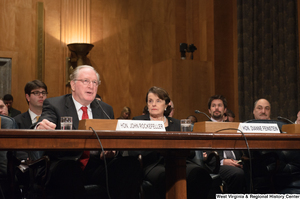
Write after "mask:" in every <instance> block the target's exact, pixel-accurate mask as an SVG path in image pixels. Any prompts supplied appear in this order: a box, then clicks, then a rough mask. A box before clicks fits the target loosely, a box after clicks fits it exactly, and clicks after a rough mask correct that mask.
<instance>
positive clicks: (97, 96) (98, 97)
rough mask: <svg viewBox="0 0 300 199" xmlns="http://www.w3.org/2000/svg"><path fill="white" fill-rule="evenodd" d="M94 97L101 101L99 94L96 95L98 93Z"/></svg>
mask: <svg viewBox="0 0 300 199" xmlns="http://www.w3.org/2000/svg"><path fill="white" fill-rule="evenodd" d="M96 99H97V100H99V101H102V98H101V96H100V95H98V93H97V94H96Z"/></svg>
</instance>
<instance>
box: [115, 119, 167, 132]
mask: <svg viewBox="0 0 300 199" xmlns="http://www.w3.org/2000/svg"><path fill="white" fill-rule="evenodd" d="M116 131H166V129H165V125H164V122H163V121H148V120H118V123H117V128H116Z"/></svg>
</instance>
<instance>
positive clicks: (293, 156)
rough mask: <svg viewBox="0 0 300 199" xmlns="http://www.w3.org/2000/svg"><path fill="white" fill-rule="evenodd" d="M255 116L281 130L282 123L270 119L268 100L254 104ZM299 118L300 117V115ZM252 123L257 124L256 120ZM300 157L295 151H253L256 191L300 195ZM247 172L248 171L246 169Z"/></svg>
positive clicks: (254, 186) (253, 178) (260, 100)
mask: <svg viewBox="0 0 300 199" xmlns="http://www.w3.org/2000/svg"><path fill="white" fill-rule="evenodd" d="M253 116H254V118H255V119H256V120H259V123H261V122H264V120H265V122H266V123H269V122H271V123H277V125H278V126H279V128H281V125H282V122H281V121H276V120H271V119H270V116H271V104H270V102H269V101H268V100H266V99H259V100H257V101H256V102H255V103H254V108H253ZM297 116H298V117H299V116H300V115H299V113H298V115H297ZM250 121H252V122H256V121H255V120H250ZM248 122H249V121H248ZM299 157H300V155H299V152H298V151H294V150H290V151H288V150H275V151H274V150H271V151H269V150H259V151H252V159H253V160H252V170H253V171H252V173H253V176H252V180H253V188H254V190H255V191H256V192H257V193H274V192H276V193H281V194H295V193H299V182H300V180H299V179H300V174H299V173H300V158H299ZM245 166H246V165H245ZM248 167H250V166H248ZM249 170H250V168H249ZM245 171H247V169H246V167H245Z"/></svg>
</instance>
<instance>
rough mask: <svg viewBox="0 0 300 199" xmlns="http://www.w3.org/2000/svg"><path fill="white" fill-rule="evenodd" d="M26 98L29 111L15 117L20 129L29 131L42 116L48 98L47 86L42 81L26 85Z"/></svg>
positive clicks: (34, 81)
mask: <svg viewBox="0 0 300 199" xmlns="http://www.w3.org/2000/svg"><path fill="white" fill-rule="evenodd" d="M24 90H25V98H26V101H27V104H28V111H26V112H25V113H22V114H20V115H17V116H16V117H14V119H15V120H16V122H17V124H18V127H19V128H20V129H29V128H30V126H31V125H32V124H33V123H35V122H37V121H38V119H39V117H40V116H41V114H42V110H43V103H44V100H45V99H46V98H47V94H48V93H47V86H46V84H45V83H44V82H42V81H40V80H33V81H30V82H28V83H27V84H26V85H25V88H24Z"/></svg>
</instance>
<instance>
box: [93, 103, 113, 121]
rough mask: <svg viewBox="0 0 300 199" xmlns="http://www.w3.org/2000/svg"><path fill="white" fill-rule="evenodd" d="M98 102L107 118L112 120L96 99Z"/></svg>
mask: <svg viewBox="0 0 300 199" xmlns="http://www.w3.org/2000/svg"><path fill="white" fill-rule="evenodd" d="M96 102H97V103H98V105H99V106H100V108H101V110H102V111H103V113H104V114H105V115H106V117H107V118H108V119H111V118H110V117H109V116H108V115H107V113H106V112H105V111H104V109H103V108H102V106H101V104H100V102H99V100H97V99H96Z"/></svg>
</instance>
